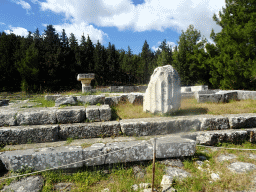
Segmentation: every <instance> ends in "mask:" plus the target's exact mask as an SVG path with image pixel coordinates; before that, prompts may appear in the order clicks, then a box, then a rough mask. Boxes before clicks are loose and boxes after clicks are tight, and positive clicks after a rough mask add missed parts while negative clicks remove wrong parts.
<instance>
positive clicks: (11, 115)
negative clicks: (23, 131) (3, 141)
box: [0, 111, 17, 126]
mask: <svg viewBox="0 0 256 192" xmlns="http://www.w3.org/2000/svg"><path fill="white" fill-rule="evenodd" d="M16 116H17V112H16V111H0V126H5V125H6V126H8V125H9V126H15V125H16V124H17V120H16Z"/></svg>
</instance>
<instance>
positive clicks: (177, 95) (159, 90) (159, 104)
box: [143, 65, 181, 113]
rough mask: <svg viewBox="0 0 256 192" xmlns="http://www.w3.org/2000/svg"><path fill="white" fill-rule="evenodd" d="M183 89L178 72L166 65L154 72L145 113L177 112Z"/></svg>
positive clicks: (144, 108) (146, 100)
mask: <svg viewBox="0 0 256 192" xmlns="http://www.w3.org/2000/svg"><path fill="white" fill-rule="evenodd" d="M180 102H181V87H180V78H179V75H178V72H177V71H176V70H175V69H174V68H173V67H172V66H171V65H166V66H163V67H158V68H156V69H155V70H154V72H153V74H152V76H151V77H150V82H149V85H148V88H147V90H146V93H145V95H144V100H143V111H150V112H151V113H155V112H160V113H167V112H175V111H177V110H178V109H179V108H180Z"/></svg>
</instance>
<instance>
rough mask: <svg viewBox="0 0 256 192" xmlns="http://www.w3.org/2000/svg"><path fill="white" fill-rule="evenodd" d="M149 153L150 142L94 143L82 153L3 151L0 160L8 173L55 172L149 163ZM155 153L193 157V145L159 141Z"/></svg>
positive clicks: (67, 150)
mask: <svg viewBox="0 0 256 192" xmlns="http://www.w3.org/2000/svg"><path fill="white" fill-rule="evenodd" d="M152 149H153V145H152V142H151V141H129V142H116V143H107V144H104V143H96V144H93V145H92V146H91V147H88V148H84V149H82V147H81V146H62V147H48V148H39V149H26V150H16V151H5V152H2V153H0V160H1V161H2V163H3V164H4V166H5V167H6V169H7V170H13V171H18V170H20V169H22V168H25V167H28V168H32V169H34V170H44V169H47V168H56V167H58V166H62V167H60V168H56V169H63V168H77V167H82V166H83V165H86V166H92V165H102V164H112V163H120V162H130V161H143V160H151V159H152V156H153V150H152ZM156 151H157V152H156V158H163V157H165V158H175V157H181V156H192V155H193V154H194V153H195V141H192V140H188V139H182V138H178V137H177V138H174V137H163V138H158V139H157V140H156ZM100 155H104V156H100ZM93 157H96V158H93ZM82 161H83V162H82ZM71 163H72V164H71ZM68 164H71V165H68Z"/></svg>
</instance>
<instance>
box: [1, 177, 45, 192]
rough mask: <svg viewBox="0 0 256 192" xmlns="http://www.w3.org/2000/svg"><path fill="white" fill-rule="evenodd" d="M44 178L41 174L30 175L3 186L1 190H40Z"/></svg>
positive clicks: (35, 191)
mask: <svg viewBox="0 0 256 192" xmlns="http://www.w3.org/2000/svg"><path fill="white" fill-rule="evenodd" d="M43 185H44V179H43V177H41V176H30V177H27V178H24V179H21V180H19V181H13V182H12V183H11V184H10V185H9V186H4V188H3V190H2V191H33V192H37V191H41V189H42V187H43Z"/></svg>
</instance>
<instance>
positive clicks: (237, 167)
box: [228, 162, 256, 173]
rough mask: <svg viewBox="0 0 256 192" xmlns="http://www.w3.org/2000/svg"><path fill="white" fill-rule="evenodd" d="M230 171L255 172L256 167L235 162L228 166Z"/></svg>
mask: <svg viewBox="0 0 256 192" xmlns="http://www.w3.org/2000/svg"><path fill="white" fill-rule="evenodd" d="M228 169H229V170H231V171H233V172H237V173H245V172H247V171H252V170H255V169H256V166H255V165H254V164H252V163H244V162H235V163H231V164H230V166H228Z"/></svg>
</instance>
